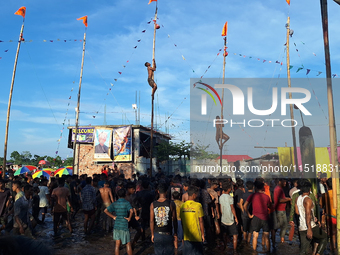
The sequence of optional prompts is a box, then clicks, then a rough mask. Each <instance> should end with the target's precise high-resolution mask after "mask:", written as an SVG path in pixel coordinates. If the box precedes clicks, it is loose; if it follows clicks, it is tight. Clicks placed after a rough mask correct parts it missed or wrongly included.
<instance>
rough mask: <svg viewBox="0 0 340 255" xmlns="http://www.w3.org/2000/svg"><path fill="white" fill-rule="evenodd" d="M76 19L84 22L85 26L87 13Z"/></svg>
mask: <svg viewBox="0 0 340 255" xmlns="http://www.w3.org/2000/svg"><path fill="white" fill-rule="evenodd" d="M77 20H82V21H83V23H84V25H85V27H87V15H86V16H83V17H81V18H79V19H77Z"/></svg>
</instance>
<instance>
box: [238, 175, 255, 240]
mask: <svg viewBox="0 0 340 255" xmlns="http://www.w3.org/2000/svg"><path fill="white" fill-rule="evenodd" d="M246 188H247V191H246V192H245V193H243V195H242V198H241V199H240V207H241V211H242V227H243V240H246V242H247V243H248V244H249V243H250V239H251V234H252V233H251V230H250V226H251V219H250V218H249V216H248V214H247V213H246V210H245V208H244V205H245V202H246V201H247V199H248V197H249V196H250V195H252V194H253V193H254V183H253V182H252V181H247V182H246ZM247 211H248V212H249V213H250V214H253V208H252V205H251V203H249V204H248V208H247Z"/></svg>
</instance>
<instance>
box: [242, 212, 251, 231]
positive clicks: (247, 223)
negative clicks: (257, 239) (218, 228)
mask: <svg viewBox="0 0 340 255" xmlns="http://www.w3.org/2000/svg"><path fill="white" fill-rule="evenodd" d="M251 220H252V219H251V218H249V217H248V215H242V226H243V232H251V231H250V229H251V228H250V226H251Z"/></svg>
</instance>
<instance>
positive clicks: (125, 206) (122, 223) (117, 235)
mask: <svg viewBox="0 0 340 255" xmlns="http://www.w3.org/2000/svg"><path fill="white" fill-rule="evenodd" d="M117 195H118V200H117V201H116V202H114V203H112V204H111V205H110V206H109V207H107V208H106V209H105V210H104V213H106V214H107V215H108V216H109V217H111V218H112V219H114V220H115V224H114V227H113V240H115V241H116V246H115V255H119V248H120V245H121V244H122V245H125V244H126V252H127V254H128V255H132V247H131V242H130V232H129V227H128V226H129V221H130V220H131V217H132V214H133V210H132V206H131V205H130V203H129V202H128V201H127V200H125V196H126V190H125V189H124V188H123V189H120V190H118V192H117ZM112 213H116V216H114V215H113V214H112ZM127 216H128V217H127Z"/></svg>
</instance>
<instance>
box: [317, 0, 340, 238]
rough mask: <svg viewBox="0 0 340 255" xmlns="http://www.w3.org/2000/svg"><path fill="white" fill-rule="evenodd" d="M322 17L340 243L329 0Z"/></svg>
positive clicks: (324, 1)
mask: <svg viewBox="0 0 340 255" xmlns="http://www.w3.org/2000/svg"><path fill="white" fill-rule="evenodd" d="M320 5H321V17H322V30H323V40H324V49H325V62H326V77H327V99H328V121H329V139H330V149H331V164H332V165H333V171H332V186H333V188H332V190H333V207H334V208H335V209H337V216H336V217H337V243H338V244H340V203H337V200H340V186H339V185H340V184H339V173H338V166H339V162H338V157H337V139H336V128H335V117H334V104H333V88H332V72H331V55H330V51H329V38H328V12H327V0H320Z"/></svg>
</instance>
